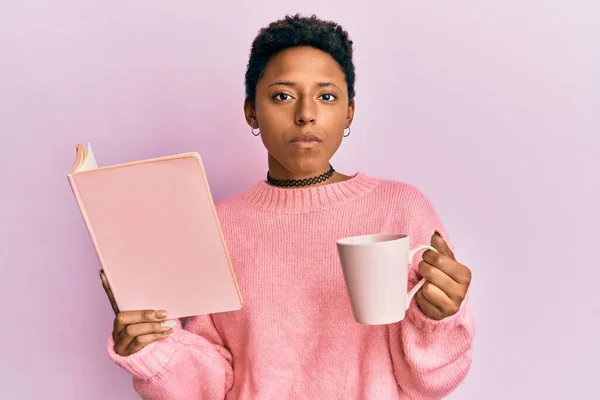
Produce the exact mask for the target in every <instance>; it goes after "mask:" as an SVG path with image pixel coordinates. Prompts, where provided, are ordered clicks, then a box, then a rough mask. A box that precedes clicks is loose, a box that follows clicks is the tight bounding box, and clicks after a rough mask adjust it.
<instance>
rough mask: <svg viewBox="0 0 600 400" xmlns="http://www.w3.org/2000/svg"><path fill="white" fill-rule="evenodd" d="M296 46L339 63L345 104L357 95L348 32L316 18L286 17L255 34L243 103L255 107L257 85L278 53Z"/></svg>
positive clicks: (332, 23)
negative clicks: (312, 50)
mask: <svg viewBox="0 0 600 400" xmlns="http://www.w3.org/2000/svg"><path fill="white" fill-rule="evenodd" d="M295 46H311V47H314V48H317V49H319V50H322V51H325V52H327V53H329V54H330V55H331V56H332V57H333V58H334V59H335V60H336V61H337V62H338V64H339V65H340V67H341V68H342V71H344V74H345V75H346V85H347V86H348V101H349V102H350V103H351V102H352V100H353V99H354V96H355V94H356V93H355V91H354V81H355V79H356V73H355V70H354V63H353V61H352V41H351V40H350V38H349V36H348V32H346V31H345V30H344V29H343V28H342V27H341V26H340V25H338V24H337V23H335V22H332V21H324V20H322V19H319V18H317V16H316V15H312V16H311V17H302V16H300V14H296V15H294V16H290V15H287V16H286V17H285V18H283V19H280V20H278V21H275V22H272V23H270V24H269V25H268V26H267V27H266V28H262V29H261V30H260V31H259V32H258V35H257V36H256V38H255V39H254V41H253V42H252V49H251V51H250V60H249V61H248V66H247V69H246V82H245V84H246V99H248V100H249V101H250V102H251V103H252V104H254V101H255V100H256V84H257V83H258V80H259V79H260V78H261V77H262V75H263V74H264V72H265V68H266V67H267V64H268V63H269V61H270V60H271V58H272V57H273V56H275V55H276V54H277V53H279V52H280V51H282V50H285V49H287V48H289V47H295Z"/></svg>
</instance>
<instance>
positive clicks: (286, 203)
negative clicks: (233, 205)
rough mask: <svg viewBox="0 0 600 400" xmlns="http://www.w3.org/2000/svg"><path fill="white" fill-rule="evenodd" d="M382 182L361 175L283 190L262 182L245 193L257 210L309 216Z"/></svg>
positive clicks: (342, 202)
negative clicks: (308, 214)
mask: <svg viewBox="0 0 600 400" xmlns="http://www.w3.org/2000/svg"><path fill="white" fill-rule="evenodd" d="M378 183H379V181H378V180H377V179H374V178H371V177H369V176H367V175H365V174H363V173H361V172H359V173H357V174H356V175H354V176H353V177H351V178H350V179H348V180H346V181H342V182H336V183H330V184H325V185H321V186H309V187H303V188H280V187H276V186H272V185H269V184H268V183H267V181H261V182H259V183H257V184H256V185H254V186H253V187H252V188H251V189H249V190H248V191H247V192H246V193H244V194H243V197H244V198H245V199H246V201H248V202H249V203H250V204H252V205H253V206H255V207H258V208H260V209H263V210H267V211H272V212H278V213H305V212H312V211H319V210H325V209H329V208H333V207H336V206H339V205H342V204H345V203H348V202H350V201H352V200H354V199H357V198H359V197H361V196H363V195H365V194H367V193H369V192H370V191H372V190H373V189H374V188H375V187H376V186H377V185H378Z"/></svg>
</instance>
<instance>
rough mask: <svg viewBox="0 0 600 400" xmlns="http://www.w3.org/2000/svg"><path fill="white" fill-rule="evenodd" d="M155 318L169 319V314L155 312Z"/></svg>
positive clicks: (160, 311) (163, 311) (159, 311)
mask: <svg viewBox="0 0 600 400" xmlns="http://www.w3.org/2000/svg"><path fill="white" fill-rule="evenodd" d="M154 316H155V317H156V318H158V319H163V318H167V312H166V311H165V310H158V311H154Z"/></svg>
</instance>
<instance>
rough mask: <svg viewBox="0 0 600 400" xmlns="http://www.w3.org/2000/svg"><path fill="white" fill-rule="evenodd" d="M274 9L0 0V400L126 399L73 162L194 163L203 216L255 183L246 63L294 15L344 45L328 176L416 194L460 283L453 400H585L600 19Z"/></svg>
mask: <svg viewBox="0 0 600 400" xmlns="http://www.w3.org/2000/svg"><path fill="white" fill-rule="evenodd" d="M283 3H284V2H281V1H275V0H269V1H265V0H262V1H252V2H250V1H247V2H234V1H218V2H217V1H211V2H207V1H196V2H191V1H187V2H186V1H166V0H163V1H158V0H145V1H140V0H136V1H133V0H131V1H119V2H99V1H89V0H53V1H46V2H44V1H31V0H14V1H11V0H4V1H2V5H1V6H0V134H1V139H2V140H1V142H0V143H1V146H0V163H1V164H0V165H1V168H0V174H1V175H0V178H1V180H0V182H1V186H0V193H1V196H0V221H1V222H0V226H1V228H0V266H1V268H2V270H1V275H0V300H1V304H2V314H1V315H2V325H3V327H2V328H1V329H0V338H1V340H0V346H1V347H0V354H1V356H0V398H3V399H40V398H45V399H64V400H71V399H78V400H79V399H86V400H93V399H134V398H136V396H135V394H134V392H133V390H132V388H131V382H130V378H129V376H128V375H127V374H126V373H125V372H123V371H121V370H120V369H118V367H116V366H114V365H113V364H111V363H110V361H109V360H108V358H107V356H106V353H105V348H104V346H105V340H106V336H107V334H108V332H109V331H110V328H111V322H112V317H113V316H112V315H111V311H110V307H109V305H108V303H107V301H106V299H105V295H104V293H103V291H102V288H101V286H100V280H99V279H98V276H97V270H98V268H99V264H98V261H97V258H96V256H95V253H94V250H93V247H92V245H91V242H90V240H89V237H88V236H87V231H86V230H85V227H84V224H83V221H82V219H81V216H80V214H79V211H78V209H77V207H76V205H75V202H74V199H73V196H72V194H71V192H70V189H69V186H68V184H67V180H66V174H67V172H68V170H69V168H70V167H71V164H72V162H73V157H74V155H75V154H74V146H75V143H77V142H85V141H88V140H89V141H91V142H92V143H93V145H94V149H95V151H96V156H97V159H98V162H99V163H100V164H101V165H107V164H111V163H118V162H124V161H132V160H136V159H140V158H147V157H154V156H159V155H168V154H172V153H176V152H184V151H198V152H200V153H201V154H202V155H203V157H204V159H205V163H206V166H207V173H208V175H209V180H210V182H211V184H212V186H213V190H214V193H215V197H216V198H217V199H220V198H223V197H224V196H226V195H229V194H232V193H234V192H235V191H238V190H240V189H243V188H245V187H246V186H248V185H250V184H252V183H254V182H255V181H256V180H258V179H262V178H263V177H264V174H265V168H266V157H265V151H264V149H263V148H262V145H261V143H260V141H259V139H257V138H255V137H253V136H252V135H251V134H250V128H249V127H248V126H247V125H246V124H245V122H244V118H243V113H242V101H243V93H244V89H243V76H244V70H245V65H246V62H247V55H248V51H249V46H250V42H251V40H252V39H253V37H254V35H255V34H256V33H257V31H258V29H259V28H260V27H261V26H263V25H265V24H267V23H268V22H269V21H271V20H273V19H277V18H280V17H282V16H283V15H284V14H285V13H294V12H298V11H299V12H303V13H312V12H315V13H317V14H318V15H320V16H322V17H325V18H332V19H336V20H338V21H339V22H341V23H342V24H343V25H344V26H345V27H346V28H347V29H348V30H349V31H350V33H351V35H352V37H353V40H354V42H355V45H356V65H357V74H358V81H357V93H358V97H357V115H356V120H355V123H354V125H353V126H352V134H351V136H350V137H349V138H347V139H346V140H345V142H344V144H343V146H342V148H341V150H340V152H339V153H338V155H337V156H336V157H335V159H334V160H333V163H334V165H335V167H336V168H337V169H339V170H340V171H343V172H345V173H354V172H356V171H358V170H360V171H364V172H366V173H369V174H372V175H375V176H378V177H382V178H393V179H397V180H405V181H408V182H411V183H413V184H415V185H417V186H418V187H420V188H421V189H422V190H423V191H424V192H425V193H427V195H428V196H429V197H430V198H431V200H432V201H433V203H434V204H435V205H436V207H437V209H438V211H439V213H440V215H441V216H442V219H443V220H444V222H445V224H446V225H447V228H448V230H449V231H450V233H451V234H452V236H453V239H454V241H455V242H456V244H457V246H458V249H459V250H458V252H457V255H458V256H459V257H460V259H461V260H462V261H463V262H465V263H466V264H467V265H469V266H471V267H472V269H473V271H474V282H473V288H472V293H473V295H472V301H473V308H474V312H475V314H476V318H477V322H478V327H479V328H478V336H477V342H476V351H475V360H474V363H473V368H472V372H471V374H470V375H469V377H468V379H467V381H466V382H465V383H464V385H463V386H461V387H460V389H458V390H457V391H456V392H455V394H453V395H452V396H451V398H452V399H477V400H480V399H486V400H495V399H498V400H500V399H502V400H504V399H507V398H511V399H556V400H558V399H567V398H568V399H592V398H600V394H599V393H600V389H598V385H597V380H598V376H597V375H598V364H597V361H598V359H599V358H600V345H599V344H598V338H599V336H598V329H599V328H600V326H599V325H598V322H597V320H596V318H598V315H599V314H600V307H599V303H600V302H599V296H598V292H599V290H598V281H599V280H600V272H599V271H600V266H599V265H598V253H597V250H596V249H598V245H597V239H596V240H594V237H593V234H594V233H597V232H598V229H599V223H598V222H599V218H598V217H599V215H598V204H600V196H599V193H600V190H599V189H600V188H599V186H600V185H599V177H598V176H599V171H600V162H599V161H598V160H599V159H600V154H599V150H598V149H599V148H600V139H599V133H600V132H599V130H598V115H599V111H600V96H599V95H598V93H599V89H600V85H599V83H600V78H599V77H600V72H599V71H600V50H599V49H600V44H599V43H598V42H599V40H598V38H599V37H600V28H599V27H598V18H599V13H600V7H599V6H598V2H597V1H587V2H586V3H587V4H584V3H583V2H581V1H579V2H574V1H571V2H565V1H516V0H510V1H501V2H499V1H497V2H493V4H487V5H482V4H481V3H483V2H470V3H471V4H466V3H465V2H418V3H419V4H415V3H417V2H410V3H409V2H395V1H387V2H372V1H371V2H361V5H358V4H357V5H355V6H351V5H350V3H349V2H347V1H341V0H335V1H329V2H326V3H327V4H326V5H325V4H322V5H319V6H317V1H306V2H304V5H303V6H302V7H300V8H297V7H296V6H292V5H294V4H298V3H297V2H288V4H289V5H285V4H283ZM377 3H379V4H377ZM487 3H492V2H487ZM243 158H246V159H247V161H242V160H243ZM596 237H597V236H596ZM101 391H102V392H103V393H102V394H101Z"/></svg>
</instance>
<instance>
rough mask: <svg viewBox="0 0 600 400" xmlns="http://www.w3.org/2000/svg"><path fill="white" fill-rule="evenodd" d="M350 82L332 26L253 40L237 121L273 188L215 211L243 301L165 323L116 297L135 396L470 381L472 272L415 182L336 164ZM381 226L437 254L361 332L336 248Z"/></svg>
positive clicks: (352, 391) (122, 352) (304, 25)
mask: <svg viewBox="0 0 600 400" xmlns="http://www.w3.org/2000/svg"><path fill="white" fill-rule="evenodd" d="M354 78H355V74H354V65H353V61H352V42H351V41H350V40H349V38H348V34H347V33H346V32H345V31H344V30H343V29H342V28H341V27H340V26H339V25H337V24H335V23H332V22H327V21H322V20H320V19H317V18H316V17H311V18H304V17H300V16H294V17H286V18H285V19H283V20H280V21H276V22H274V23H272V24H270V25H269V26H268V27H267V28H264V29H262V30H261V31H260V33H259V34H258V36H257V37H256V39H255V40H254V42H253V45H252V50H251V54H250V61H249V63H248V69H247V73H246V101H245V104H244V112H245V115H246V120H247V122H248V125H249V126H250V127H251V129H250V130H249V132H248V134H250V131H251V132H252V133H253V134H254V135H255V136H257V139H258V137H260V139H262V141H263V143H264V145H265V147H266V149H267V151H268V173H267V180H266V181H262V182H259V183H257V184H256V185H254V186H253V187H251V188H250V189H248V190H246V191H244V192H243V193H240V194H238V195H236V196H233V197H231V198H229V199H226V200H224V201H221V202H220V203H218V205H217V211H218V214H219V218H220V221H221V224H222V228H223V233H224V235H225V240H226V243H227V246H228V249H229V251H230V255H231V259H232V262H233V265H234V269H235V272H236V274H237V277H238V280H239V284H240V289H241V291H242V293H243V296H244V300H245V304H244V307H243V308H242V309H241V310H239V311H236V312H227V313H221V314H215V315H212V316H197V317H192V318H186V319H184V320H181V321H179V320H177V321H172V320H169V319H168V310H144V311H127V312H119V310H117V309H116V307H115V306H114V302H113V307H115V312H116V313H117V316H116V318H115V323H114V329H113V332H112V335H111V337H110V340H109V344H108V351H109V354H110V356H111V358H112V359H113V360H114V362H115V363H117V364H118V365H120V366H121V367H122V368H124V369H125V370H126V371H128V372H129V373H131V375H132V376H133V383H134V387H135V390H136V391H137V392H138V393H139V394H140V395H141V396H142V398H144V399H155V400H159V399H161V400H162V399H164V400H167V399H169V400H176V399H185V400H194V399H219V400H222V399H225V398H227V399H259V400H268V399H277V400H283V399H286V400H287V399H307V400H312V399H373V400H380V399H386V400H387V399H440V398H443V397H444V396H446V395H447V394H448V393H450V392H451V391H452V390H454V389H455V388H456V387H457V386H458V385H459V384H460V383H461V382H462V381H463V379H464V378H465V376H466V375H467V372H468V370H469V368H470V364H471V354H472V341H473V335H474V324H473V318H472V316H471V313H470V311H469V308H468V305H467V301H466V300H465V298H466V297H467V291H468V287H469V284H470V280H471V272H470V270H469V269H468V268H467V267H466V266H464V265H462V264H461V263H460V262H459V261H457V260H456V258H455V256H454V254H453V251H452V248H453V246H452V244H451V243H450V242H449V241H448V239H447V236H446V232H445V230H444V228H443V226H442V224H441V223H440V220H439V218H438V216H437V215H436V213H435V211H434V209H433V208H432V206H431V204H430V203H429V202H428V200H427V199H426V197H425V196H424V195H423V194H422V193H421V192H420V191H419V190H418V189H416V188H415V187H413V186H411V185H409V184H405V183H399V182H393V181H386V180H379V179H376V178H373V177H370V176H367V175H365V174H363V173H358V174H356V175H353V176H348V175H344V174H341V173H339V172H337V171H335V170H334V169H333V168H332V167H331V166H330V159H331V157H332V156H333V154H334V153H335V152H336V151H337V149H338V147H339V146H340V143H341V142H342V140H343V138H344V137H345V136H347V135H349V134H350V126H351V124H352V119H353V116H354V112H355V102H354V94H355V92H354ZM383 231H387V232H389V231H393V232H403V233H408V234H410V236H411V240H412V241H413V242H414V243H412V244H413V245H415V244H422V243H429V242H431V243H432V245H433V246H434V247H435V248H436V249H438V250H439V253H437V252H434V251H430V250H428V251H425V252H424V253H423V261H421V262H419V263H415V265H413V266H412V270H411V274H410V285H409V286H411V285H414V284H415V283H416V282H417V281H418V279H420V278H421V277H425V278H426V279H427V283H426V284H425V285H424V286H423V288H422V289H421V290H419V292H418V294H417V295H416V296H415V301H414V302H413V303H412V304H411V306H410V308H409V310H408V313H407V316H406V318H405V319H404V320H403V321H401V322H398V323H395V324H389V325H382V326H366V325H361V324H358V323H357V322H355V320H354V318H353V315H352V311H351V307H350V304H349V301H348V298H347V294H346V291H345V290H346V289H345V285H344V279H343V275H342V273H341V269H340V266H339V261H338V256H337V254H336V247H335V241H336V240H338V239H340V238H342V237H346V236H352V235H359V234H365V233H378V232H383ZM444 238H445V239H444ZM101 277H102V280H103V284H104V286H105V288H106V289H107V293H108V295H109V297H112V296H111V294H110V291H109V290H108V288H107V286H106V280H105V278H104V276H103V274H102V273H101ZM198 296H202V293H198ZM398 307H402V305H400V304H399V305H398Z"/></svg>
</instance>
